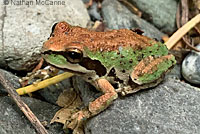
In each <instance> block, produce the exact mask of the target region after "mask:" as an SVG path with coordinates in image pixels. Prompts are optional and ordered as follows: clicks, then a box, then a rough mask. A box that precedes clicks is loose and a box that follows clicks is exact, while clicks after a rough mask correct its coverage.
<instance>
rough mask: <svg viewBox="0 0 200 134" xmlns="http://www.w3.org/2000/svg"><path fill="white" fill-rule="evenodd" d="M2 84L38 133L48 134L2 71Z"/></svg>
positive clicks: (0, 80)
mask: <svg viewBox="0 0 200 134" xmlns="http://www.w3.org/2000/svg"><path fill="white" fill-rule="evenodd" d="M0 83H1V84H2V85H3V86H4V87H5V88H6V90H7V91H8V93H9V94H10V96H11V97H12V99H13V100H14V101H15V103H16V104H17V105H18V107H19V108H20V109H21V110H22V112H23V113H24V114H25V116H26V117H27V118H28V119H29V121H30V122H31V124H32V125H33V126H34V127H35V129H36V131H37V132H38V133H39V134H48V132H47V130H46V129H45V128H44V126H43V125H42V124H41V122H40V121H39V120H38V119H37V117H36V116H35V115H34V114H33V112H32V111H31V110H30V108H29V107H28V106H27V105H26V104H25V103H24V102H23V101H22V99H21V98H20V96H19V95H18V94H17V92H16V91H15V88H14V87H13V86H12V84H11V83H10V82H8V80H6V79H5V78H4V76H3V73H2V72H1V71H0Z"/></svg>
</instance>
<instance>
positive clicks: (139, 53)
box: [85, 43, 168, 70]
mask: <svg viewBox="0 0 200 134" xmlns="http://www.w3.org/2000/svg"><path fill="white" fill-rule="evenodd" d="M85 52H86V54H87V55H88V57H89V58H91V59H93V60H99V61H100V62H101V63H102V64H103V65H104V66H105V67H107V68H111V67H116V68H117V69H120V70H130V69H132V68H133V67H134V66H136V65H137V64H138V63H139V61H141V60H142V59H144V58H145V57H148V56H164V55H167V54H168V49H167V47H166V46H165V45H164V44H161V43H158V44H154V45H152V46H148V47H146V48H145V49H142V50H133V49H132V48H130V47H129V48H128V47H127V48H119V50H117V51H109V52H108V51H103V52H100V51H95V52H93V51H90V50H89V49H88V48H85Z"/></svg>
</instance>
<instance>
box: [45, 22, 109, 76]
mask: <svg viewBox="0 0 200 134" xmlns="http://www.w3.org/2000/svg"><path fill="white" fill-rule="evenodd" d="M77 29H79V27H76V28H74V27H72V26H71V25H69V24H67V23H66V22H59V23H57V24H55V25H54V26H53V28H52V33H51V37H50V38H49V40H47V41H46V42H45V43H44V45H43V48H42V56H43V58H44V59H45V60H46V61H47V62H48V63H50V64H51V65H53V66H55V67H57V68H60V69H64V70H65V69H66V70H68V71H72V72H74V73H79V74H86V73H91V72H95V69H97V68H98V67H99V65H100V63H99V62H98V61H92V60H90V59H88V58H87V55H86V54H85V53H84V46H83V44H81V43H80V42H81V41H79V40H78V39H77V38H79V37H78V34H80V33H78V31H80V30H77ZM76 30H77V31H76ZM76 34H77V36H76ZM91 62H92V63H91ZM97 66H98V67H97ZM104 72H105V71H104Z"/></svg>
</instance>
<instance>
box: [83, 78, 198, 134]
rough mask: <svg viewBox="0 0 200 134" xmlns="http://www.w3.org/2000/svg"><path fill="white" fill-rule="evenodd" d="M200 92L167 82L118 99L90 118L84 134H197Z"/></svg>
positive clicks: (183, 85)
mask: <svg viewBox="0 0 200 134" xmlns="http://www.w3.org/2000/svg"><path fill="white" fill-rule="evenodd" d="M199 96H200V91H199V89H197V88H194V87H192V86H190V85H188V84H186V83H183V82H180V81H178V80H174V79H167V80H165V81H164V82H163V83H161V84H160V85H159V86H157V87H156V88H155V89H149V90H144V91H141V92H138V93H135V94H132V95H129V96H125V97H121V98H118V99H117V100H116V101H114V103H113V105H111V106H110V107H109V108H108V109H106V110H105V111H103V112H102V113H100V114H99V115H97V116H95V117H93V118H91V119H90V120H89V122H87V124H86V127H85V132H86V134H102V133H103V134H110V133H114V134H144V133H145V134H152V133H153V134H161V133H165V134H166V133H168V134H175V133H180V134H189V133H192V134H197V133H199V130H200V116H199V115H200V97H199Z"/></svg>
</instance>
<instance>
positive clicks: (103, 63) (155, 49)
mask: <svg viewBox="0 0 200 134" xmlns="http://www.w3.org/2000/svg"><path fill="white" fill-rule="evenodd" d="M69 49H76V50H79V51H80V52H82V54H83V57H82V59H81V60H80V61H79V62H78V63H73V64H72V63H70V61H68V60H67V58H66V55H65V53H66V52H67V51H68V50H69ZM42 52H43V57H44V59H45V60H46V61H47V62H49V63H50V64H51V65H53V66H56V67H58V68H60V69H64V70H67V71H71V72H73V73H75V74H77V75H81V76H82V77H83V78H84V79H85V80H86V81H88V82H90V83H91V84H93V85H94V86H95V87H96V88H97V89H98V90H100V91H102V92H103V93H104V95H102V96H100V97H99V98H97V99H96V100H95V101H93V102H91V103H90V105H89V113H90V114H89V115H88V114H87V115H86V114H85V115H84V114H83V112H82V113H81V115H83V117H84V116H85V117H90V116H92V115H95V114H97V113H99V112H101V111H102V110H104V109H105V108H106V107H107V106H109V105H110V103H111V102H112V101H113V100H114V99H116V98H117V93H116V92H120V93H121V94H122V95H126V94H129V93H134V92H136V91H138V90H140V89H145V88H148V87H152V86H155V85H157V84H158V83H159V82H160V81H161V77H162V76H163V75H164V74H165V72H167V71H168V70H169V69H170V68H171V67H172V66H173V65H174V64H175V63H176V61H175V58H174V56H173V55H168V49H167V48H166V46H165V45H163V44H161V43H158V42H156V41H154V40H152V39H150V38H148V37H145V36H142V35H139V34H137V33H136V32H134V31H132V30H127V29H121V30H112V31H107V32H95V31H90V30H88V29H85V28H81V27H77V26H71V25H69V24H67V23H66V22H60V23H58V24H57V25H56V26H55V29H54V30H53V32H52V34H51V37H50V38H49V40H48V41H46V42H45V43H44V45H43V49H42ZM114 87H115V88H114ZM79 113H80V112H79ZM84 113H85V112H84ZM86 113H87V112H86ZM79 119H80V117H79Z"/></svg>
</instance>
